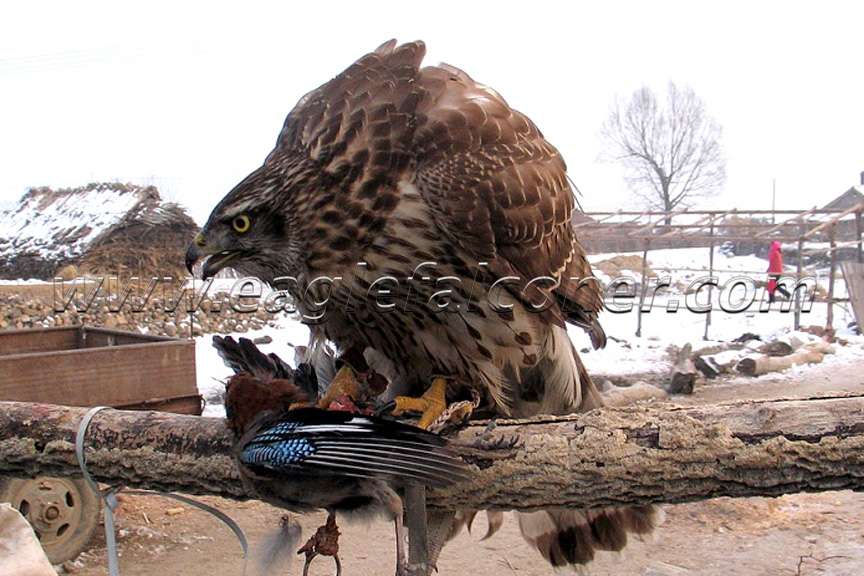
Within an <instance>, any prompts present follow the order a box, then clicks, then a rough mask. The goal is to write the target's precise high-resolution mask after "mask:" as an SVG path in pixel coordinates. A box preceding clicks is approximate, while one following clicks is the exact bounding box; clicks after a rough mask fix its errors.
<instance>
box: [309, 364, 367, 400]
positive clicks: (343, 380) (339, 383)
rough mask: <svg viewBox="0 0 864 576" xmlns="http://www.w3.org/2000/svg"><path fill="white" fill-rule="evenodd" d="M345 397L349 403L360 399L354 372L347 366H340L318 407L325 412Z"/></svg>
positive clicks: (358, 386)
mask: <svg viewBox="0 0 864 576" xmlns="http://www.w3.org/2000/svg"><path fill="white" fill-rule="evenodd" d="M345 396H347V397H348V398H350V399H351V401H352V402H353V401H356V400H357V399H358V398H359V397H360V384H359V383H358V382H357V378H356V377H355V375H354V370H353V369H352V368H351V367H350V366H348V365H345V366H342V367H341V368H340V369H339V371H338V372H336V376H334V377H333V381H332V382H330V386H329V387H328V388H327V393H326V394H324V397H323V398H321V399H320V400H319V401H318V407H319V408H323V409H325V410H327V409H328V408H329V407H330V405H331V404H333V403H334V402H336V401H337V400H339V399H340V398H343V397H345Z"/></svg>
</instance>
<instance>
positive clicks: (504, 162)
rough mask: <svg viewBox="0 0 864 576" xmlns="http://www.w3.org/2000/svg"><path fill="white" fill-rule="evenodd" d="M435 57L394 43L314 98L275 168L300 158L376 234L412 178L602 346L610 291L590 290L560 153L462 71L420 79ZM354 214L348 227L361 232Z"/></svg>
mask: <svg viewBox="0 0 864 576" xmlns="http://www.w3.org/2000/svg"><path fill="white" fill-rule="evenodd" d="M425 51H426V49H425V46H424V44H423V43H422V42H411V43H408V44H403V45H401V46H397V45H396V42H395V41H393V40H391V41H390V42H387V43H385V44H383V45H381V46H380V47H379V48H378V49H377V50H375V51H374V52H372V53H370V54H367V55H366V56H364V57H362V58H361V59H360V60H358V61H357V62H355V63H354V64H352V65H351V66H350V67H349V68H348V69H346V70H345V71H344V72H342V73H341V74H339V75H338V76H336V77H335V78H333V79H332V80H330V81H329V82H327V83H326V84H324V85H323V86H321V87H319V88H317V89H315V90H313V91H312V92H309V93H308V94H306V95H305V96H304V97H303V98H302V99H301V100H300V101H299V102H298V103H297V105H296V106H295V107H294V109H293V110H292V111H291V113H290V114H289V115H288V117H287V118H286V119H285V124H284V126H283V128H282V131H281V133H280V134H279V139H278V141H277V143H276V148H275V149H274V150H273V152H271V154H270V156H268V158H267V162H270V161H278V160H279V158H280V157H284V156H291V155H292V154H296V153H297V152H301V153H302V155H303V156H304V157H306V158H308V159H309V160H311V161H312V162H314V164H315V166H314V169H315V170H316V171H318V172H319V173H321V172H323V173H327V174H329V175H331V177H332V179H333V182H332V183H334V184H339V186H336V188H338V189H341V190H344V191H351V193H352V198H353V199H357V200H359V201H360V202H361V203H362V204H363V206H364V209H365V210H368V211H369V214H368V216H366V217H365V218H366V222H367V224H368V223H369V222H372V223H373V224H372V225H367V226H365V227H364V226H359V228H361V229H362V230H369V229H370V226H371V228H374V223H375V221H378V222H379V223H383V220H384V218H385V217H386V215H387V214H388V213H389V211H390V210H392V209H393V207H394V206H395V203H394V202H392V201H390V199H391V198H392V195H389V194H387V193H386V190H387V189H388V188H389V189H391V190H392V189H395V187H396V184H397V183H398V182H399V181H400V180H402V179H405V178H408V179H413V180H414V182H415V183H416V185H417V187H418V189H419V190H420V193H421V194H422V195H423V197H424V199H425V201H426V202H427V203H428V205H429V206H430V207H431V208H432V210H433V213H434V218H435V219H436V224H437V225H438V227H439V228H440V229H441V230H442V231H443V232H444V234H446V235H447V236H448V238H449V239H450V241H452V242H454V243H456V244H458V245H460V246H461V247H462V248H463V249H465V250H466V251H467V252H468V253H469V254H471V255H472V256H473V257H475V258H476V259H477V260H478V262H479V261H488V262H489V263H490V271H491V272H492V274H493V275H495V276H496V277H498V278H501V277H504V276H511V275H513V276H519V277H520V278H522V279H523V280H525V281H527V280H529V279H532V278H538V277H545V276H548V277H551V278H552V279H553V280H552V281H550V282H547V283H545V284H535V287H534V288H533V290H534V292H533V293H526V294H514V296H516V297H519V298H522V299H524V300H526V301H531V302H534V303H538V302H540V301H541V298H539V297H538V296H543V295H545V296H547V297H550V298H553V299H554V300H555V303H554V304H553V305H552V307H551V308H550V309H549V310H548V311H547V312H546V314H547V317H548V318H550V319H551V320H552V321H554V322H556V323H558V324H561V325H563V324H564V321H565V320H568V321H571V322H574V323H576V324H579V325H581V326H583V327H585V328H586V329H588V330H589V332H590V333H591V335H592V340H593V341H594V343H595V346H597V345H602V344H603V343H604V341H605V336H604V335H603V331H602V329H601V328H600V326H599V324H598V323H597V320H596V316H597V313H598V311H599V310H600V307H601V305H602V298H601V292H600V287H599V284H598V283H597V282H595V281H587V282H584V281H583V282H580V280H581V279H584V278H590V277H591V276H592V273H591V267H590V265H589V264H588V261H587V260H586V258H585V253H584V250H583V249H582V247H581V246H580V245H579V243H578V241H577V240H576V236H575V233H574V230H573V227H572V223H571V217H572V213H573V210H574V199H573V193H572V191H571V189H570V186H569V183H568V181H567V177H566V167H565V165H564V161H563V160H562V158H561V155H560V154H559V153H558V151H557V150H556V149H555V148H554V147H553V146H552V145H551V144H549V143H548V142H546V140H545V139H544V138H543V135H542V134H541V133H540V131H539V130H538V129H537V127H536V126H534V124H533V123H532V122H531V121H530V120H529V119H528V118H526V117H525V116H524V115H522V114H521V113H519V112H517V111H515V110H513V109H512V108H510V107H509V106H508V105H507V103H506V102H505V101H504V99H503V98H501V97H500V96H499V95H498V94H496V93H495V92H494V91H493V90H491V89H489V88H487V87H485V86H482V85H480V84H478V83H476V82H474V80H472V79H471V78H470V77H469V76H468V75H467V74H465V73H464V72H462V71H461V70H458V69H456V68H453V67H451V66H446V65H441V66H437V67H426V68H422V69H421V68H420V62H421V61H422V59H423V56H424V54H425ZM313 207H314V205H313ZM356 212H357V214H355V215H351V218H352V219H350V220H349V219H345V220H344V221H343V225H345V226H347V225H352V226H354V225H355V224H359V223H361V222H362V219H363V218H364V216H363V214H362V213H361V211H360V210H357V211H356ZM357 240H358V242H363V240H364V236H363V234H360V236H359V237H358V239H357ZM553 283H554V286H553V285H552V284H553ZM539 286H543V287H544V288H538V287H539ZM538 291H539V292H542V293H543V294H538Z"/></svg>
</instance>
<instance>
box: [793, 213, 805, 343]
mask: <svg viewBox="0 0 864 576" xmlns="http://www.w3.org/2000/svg"><path fill="white" fill-rule="evenodd" d="M806 234H807V222H805V221H804V220H802V221H801V224H799V225H798V265H797V266H796V269H795V286H794V288H793V290H792V298H793V299H794V300H795V323H794V328H795V330H799V329H800V328H801V298H800V297H799V296H798V284H800V283H801V273H802V271H803V269H804V236H805V235H806Z"/></svg>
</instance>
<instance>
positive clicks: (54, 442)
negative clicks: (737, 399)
mask: <svg viewBox="0 0 864 576" xmlns="http://www.w3.org/2000/svg"><path fill="white" fill-rule="evenodd" d="M84 413H85V409H84V408H73V407H63V406H52V405H44V404H28V403H16V402H0V474H3V475H10V476H16V475H17V476H32V475H39V474H47V475H62V476H77V475H79V471H78V466H77V464H76V462H75V455H74V447H73V443H74V439H75V433H76V430H77V428H78V423H79V421H80V420H81V417H82V416H83V415H84ZM453 444H454V446H455V448H456V450H458V452H459V453H460V454H461V455H462V457H463V458H464V459H465V460H466V461H467V462H469V463H470V464H472V465H474V466H475V467H476V477H475V478H474V479H473V480H472V481H471V482H468V483H464V484H462V485H458V486H453V487H450V488H447V489H445V490H433V491H430V492H429V493H428V505H429V507H430V508H432V509H444V508H447V509H537V508H543V507H585V508H594V507H599V506H614V505H622V504H646V503H649V502H684V501H692V500H699V499H705V498H713V497H716V496H776V495H780V494H785V493H792V492H800V491H822V490H839V489H853V490H861V489H862V488H864V396H843V397H829V398H810V399H797V400H771V401H754V402H742V403H732V404H725V405H713V406H699V407H683V406H675V405H670V404H656V405H650V406H629V407H626V408H604V409H602V410H597V411H594V412H591V413H588V414H583V415H576V416H568V417H556V418H551V417H549V418H542V419H535V420H528V421H525V420H523V421H512V420H511V421H498V422H496V423H493V424H489V423H482V422H481V423H476V424H472V425H470V426H468V427H466V428H465V429H463V430H461V431H460V432H459V433H458V434H457V435H456V436H455V438H454V439H453ZM86 446H87V450H86V454H87V460H88V467H89V470H90V471H91V473H92V474H93V476H94V477H95V478H96V479H97V480H100V481H102V482H106V483H111V484H124V485H127V486H130V487H137V488H151V489H158V490H167V491H176V492H185V493H191V494H213V495H218V496H223V497H228V498H235V499H244V498H249V497H250V495H249V494H246V493H245V492H244V491H243V488H242V486H241V484H240V482H239V481H238V477H237V474H236V472H235V470H234V466H233V463H232V461H231V459H230V455H229V454H230V453H229V450H230V438H229V434H228V433H227V431H226V429H225V427H224V422H223V421H222V420H221V419H216V418H201V417H195V416H180V415H173V414H166V413H158V412H130V411H120V410H104V411H102V412H100V413H99V414H97V415H96V417H95V418H94V419H93V421H92V423H91V424H90V429H89V431H88V433H87V441H86Z"/></svg>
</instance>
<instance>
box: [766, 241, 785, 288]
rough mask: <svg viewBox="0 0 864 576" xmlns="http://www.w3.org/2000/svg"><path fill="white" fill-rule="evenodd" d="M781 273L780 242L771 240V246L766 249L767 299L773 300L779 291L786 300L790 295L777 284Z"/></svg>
mask: <svg viewBox="0 0 864 576" xmlns="http://www.w3.org/2000/svg"><path fill="white" fill-rule="evenodd" d="M782 274H783V251H782V250H781V249H780V242H778V241H777V240H775V241H773V242H771V248H770V249H769V250H768V301H769V302H774V300H775V298H776V293H777V292H779V293H780V294H782V295H783V297H784V298H786V299H787V300H788V299H789V297H790V294H789V291H788V290H786V288H785V287H783V286H781V285H780V284H778V282H777V281H778V280H779V279H780V276H781V275H782Z"/></svg>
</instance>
